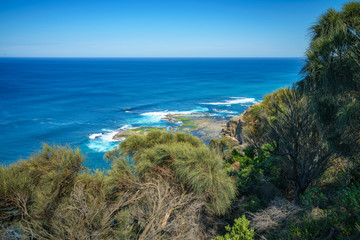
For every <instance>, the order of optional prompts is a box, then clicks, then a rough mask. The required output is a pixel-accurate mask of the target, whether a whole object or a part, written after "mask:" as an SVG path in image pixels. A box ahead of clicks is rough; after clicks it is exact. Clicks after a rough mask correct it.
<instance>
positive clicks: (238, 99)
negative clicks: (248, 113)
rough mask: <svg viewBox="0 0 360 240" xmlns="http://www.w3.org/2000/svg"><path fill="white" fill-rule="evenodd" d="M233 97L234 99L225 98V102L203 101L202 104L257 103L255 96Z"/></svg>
mask: <svg viewBox="0 0 360 240" xmlns="http://www.w3.org/2000/svg"><path fill="white" fill-rule="evenodd" d="M231 99H232V100H225V101H223V102H209V103H201V104H207V105H226V106H231V105H233V104H244V103H256V100H255V98H244V97H231Z"/></svg>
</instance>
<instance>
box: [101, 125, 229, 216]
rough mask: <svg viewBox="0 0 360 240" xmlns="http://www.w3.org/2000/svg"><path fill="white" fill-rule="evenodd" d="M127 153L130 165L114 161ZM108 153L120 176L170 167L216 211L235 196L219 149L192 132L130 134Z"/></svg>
mask: <svg viewBox="0 0 360 240" xmlns="http://www.w3.org/2000/svg"><path fill="white" fill-rule="evenodd" d="M127 155H129V156H130V157H131V161H133V163H134V165H133V166H131V167H130V164H126V165H127V166H125V165H124V164H123V163H120V162H123V161H120V162H119V161H114V160H115V159H116V158H117V157H119V158H124V157H125V158H126V157H127ZM107 157H108V158H109V159H111V160H112V161H113V162H114V165H113V170H112V171H117V177H116V178H117V179H119V177H121V178H131V172H133V173H134V174H135V175H136V176H137V177H139V178H140V179H146V178H148V177H149V176H151V175H154V172H156V171H160V170H161V169H162V170H164V169H170V170H171V171H173V173H174V174H175V175H176V176H177V178H178V179H179V180H180V182H181V183H182V184H183V185H184V186H185V187H186V188H187V190H188V191H191V192H194V193H195V194H197V195H199V196H204V197H205V198H206V199H207V201H208V206H209V209H211V210H213V211H214V212H215V213H217V214H224V213H225V212H226V211H227V210H228V209H229V207H230V204H231V201H232V200H233V199H234V197H235V196H236V187H235V184H234V181H233V179H232V178H231V177H230V176H228V175H227V172H226V170H225V168H224V163H223V160H222V158H221V157H220V155H219V154H218V152H217V151H215V150H210V149H209V148H208V147H207V146H206V145H205V144H204V143H203V142H201V141H200V140H199V139H198V138H197V137H195V136H192V135H190V134H184V133H176V134H174V133H168V132H164V131H151V132H150V133H149V134H148V135H146V136H131V137H129V138H127V139H126V140H125V141H123V142H122V143H121V144H120V148H119V149H117V150H114V151H112V152H109V153H108V154H107ZM120 165H121V166H120ZM131 169H132V170H131ZM111 175H113V174H110V176H111Z"/></svg>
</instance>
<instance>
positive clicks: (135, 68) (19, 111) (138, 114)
mask: <svg viewBox="0 0 360 240" xmlns="http://www.w3.org/2000/svg"><path fill="white" fill-rule="evenodd" d="M302 65H303V59H302V58H0V134H1V140H0V164H2V165H8V164H11V163H13V162H16V161H18V160H19V159H22V158H27V157H29V156H30V155H31V154H33V153H34V152H37V151H38V150H39V149H40V147H41V144H42V143H49V144H61V145H68V146H71V147H79V148H80V149H81V150H82V152H83V153H85V154H86V160H85V163H84V165H85V166H87V167H89V168H90V169H108V168H109V165H110V163H109V162H107V161H106V160H104V159H103V155H104V153H105V152H106V151H108V150H111V149H112V148H113V147H114V146H117V145H118V144H119V142H118V141H115V140H113V139H112V137H113V136H114V134H115V133H116V132H118V131H121V130H122V129H128V128H134V127H139V126H167V124H168V122H167V121H166V120H164V119H162V118H163V117H164V116H165V115H166V114H168V113H181V114H191V113H194V112H196V113H208V114H212V115H213V116H217V117H220V118H224V119H229V118H230V117H232V116H235V115H238V114H241V113H242V112H243V111H244V110H246V108H248V107H249V106H251V105H252V104H254V103H256V102H258V101H261V100H262V98H263V96H264V95H265V94H268V93H270V92H272V91H274V90H276V89H277V88H280V87H286V86H290V85H291V84H293V83H294V82H296V81H298V80H299V79H300V75H299V72H300V69H301V67H302Z"/></svg>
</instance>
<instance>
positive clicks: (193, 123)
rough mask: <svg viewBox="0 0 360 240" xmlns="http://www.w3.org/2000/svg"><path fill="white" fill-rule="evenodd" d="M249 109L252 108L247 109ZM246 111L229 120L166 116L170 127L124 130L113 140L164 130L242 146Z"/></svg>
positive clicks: (199, 115)
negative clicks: (221, 140)
mask: <svg viewBox="0 0 360 240" xmlns="http://www.w3.org/2000/svg"><path fill="white" fill-rule="evenodd" d="M254 105H255V104H254ZM254 105H253V106H254ZM251 107H252V106H250V107H249V108H248V109H250V108H251ZM248 109H247V110H246V111H245V112H243V113H242V114H241V115H239V116H235V117H232V118H230V119H229V120H227V119H225V118H222V117H215V116H213V115H212V114H209V113H192V114H168V115H166V116H164V117H163V118H162V119H163V120H166V121H168V122H169V123H170V124H171V126H168V127H138V128H132V129H126V130H122V131H120V132H118V133H117V134H116V135H114V137H113V139H114V140H123V139H125V138H127V137H129V136H132V135H146V134H148V133H149V131H153V130H164V131H170V132H185V133H190V134H193V135H195V136H197V137H199V138H201V139H202V140H204V141H205V142H208V141H210V139H222V138H226V139H227V140H230V141H232V142H234V143H237V144H239V145H242V144H244V138H243V134H242V129H243V127H244V124H245V123H244V120H243V117H244V115H245V114H246V112H247V111H248Z"/></svg>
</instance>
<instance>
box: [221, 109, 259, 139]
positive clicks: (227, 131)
mask: <svg viewBox="0 0 360 240" xmlns="http://www.w3.org/2000/svg"><path fill="white" fill-rule="evenodd" d="M259 103H260V102H259ZM259 103H255V104H254V105H251V106H250V107H249V108H248V109H247V110H246V111H245V112H243V113H242V114H240V115H238V116H235V117H232V118H230V119H229V121H228V122H227V123H226V126H225V127H224V128H223V129H222V131H221V134H222V135H223V136H224V137H225V138H228V139H229V140H233V141H235V142H237V143H238V144H239V145H246V141H245V139H244V135H243V129H244V127H245V126H246V121H245V120H244V117H245V115H246V114H247V113H248V112H249V109H251V108H252V107H254V106H255V105H257V104H259Z"/></svg>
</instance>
